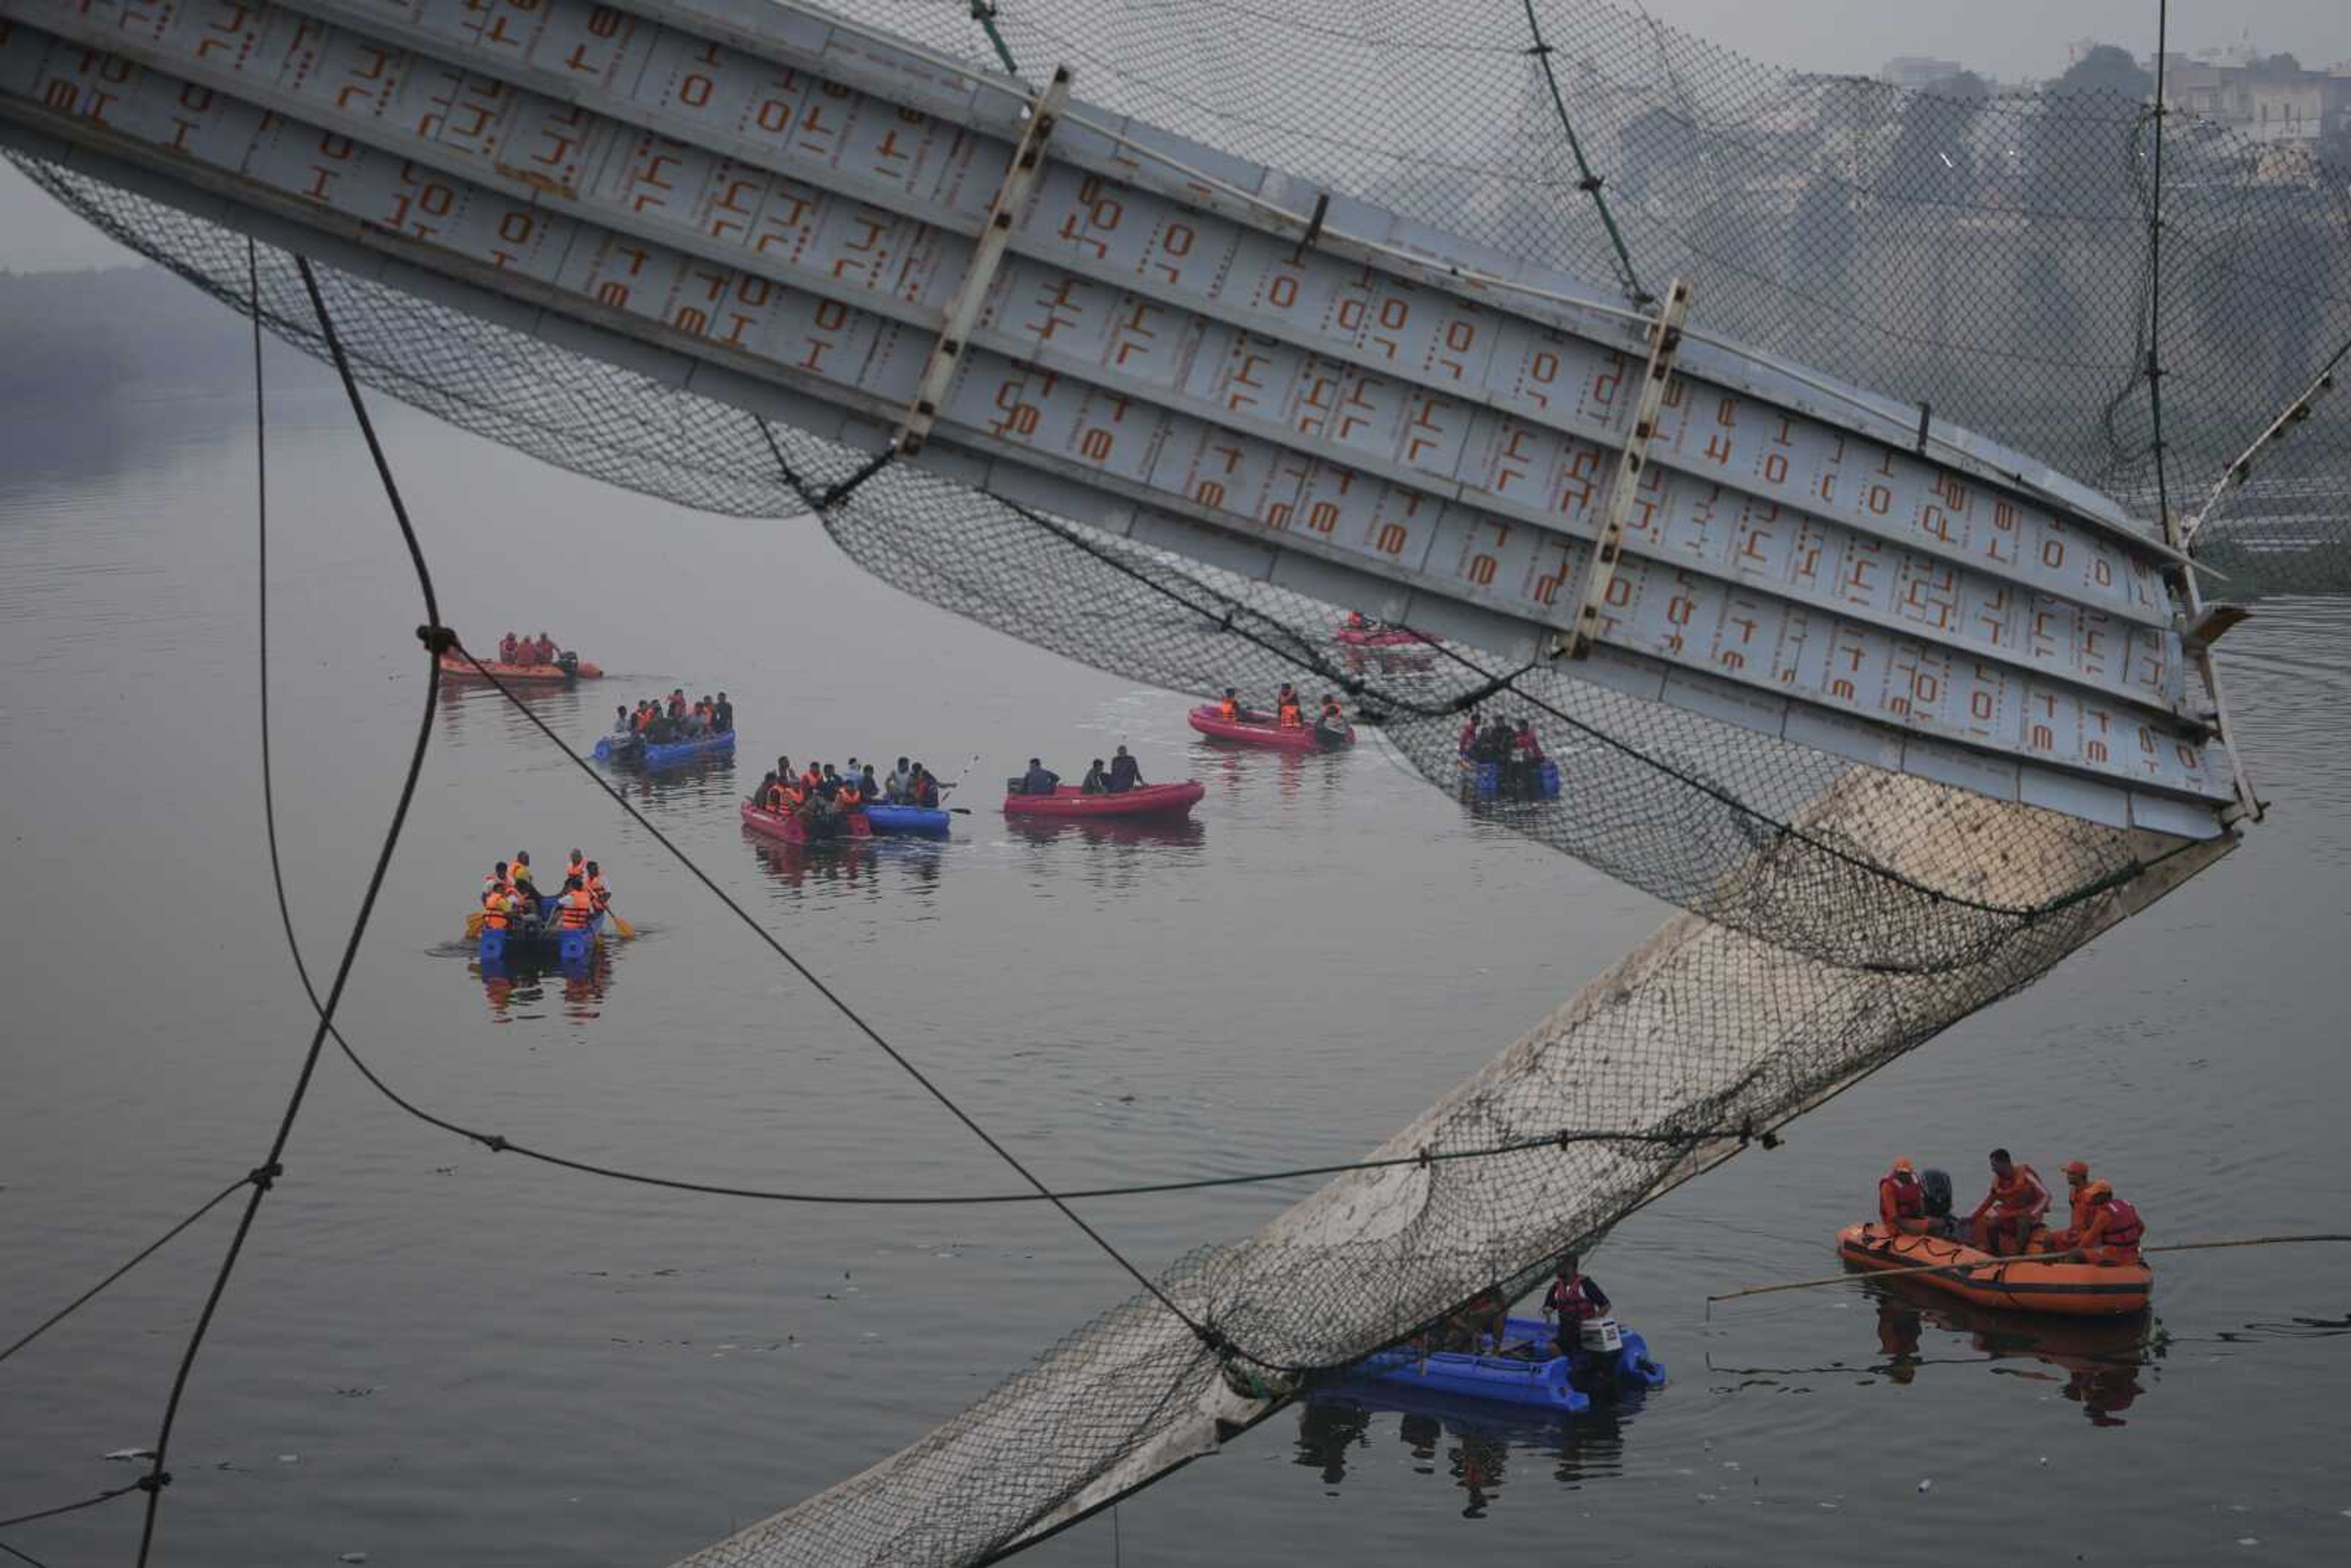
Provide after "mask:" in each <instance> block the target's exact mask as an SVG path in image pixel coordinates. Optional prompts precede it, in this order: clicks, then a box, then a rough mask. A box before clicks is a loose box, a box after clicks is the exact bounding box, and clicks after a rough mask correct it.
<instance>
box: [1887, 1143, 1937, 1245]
mask: <svg viewBox="0 0 2351 1568" xmlns="http://www.w3.org/2000/svg"><path fill="white" fill-rule="evenodd" d="M1877 1222H1878V1223H1879V1224H1880V1225H1882V1226H1884V1227H1885V1228H1886V1230H1887V1231H1888V1232H1890V1233H1892V1234H1895V1235H1900V1236H1924V1235H1926V1234H1927V1233H1928V1231H1930V1230H1931V1229H1933V1228H1934V1223H1933V1221H1931V1220H1929V1219H1928V1218H1927V1189H1926V1188H1925V1187H1923V1186H1919V1185H1918V1173H1917V1169H1916V1168H1915V1167H1914V1166H1912V1165H1911V1164H1910V1161H1909V1159H1908V1157H1907V1156H1905V1157H1904V1158H1902V1159H1898V1160H1896V1161H1895V1162H1894V1168H1893V1169H1892V1170H1890V1171H1887V1172H1886V1174H1885V1175H1884V1176H1879V1177H1878V1178H1877Z"/></svg>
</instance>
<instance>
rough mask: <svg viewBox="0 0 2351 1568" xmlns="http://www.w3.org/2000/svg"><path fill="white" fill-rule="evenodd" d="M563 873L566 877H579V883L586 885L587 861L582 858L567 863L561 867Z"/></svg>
mask: <svg viewBox="0 0 2351 1568" xmlns="http://www.w3.org/2000/svg"><path fill="white" fill-rule="evenodd" d="M563 874H564V875H565V876H566V877H567V878H569V877H575V876H576V877H578V878H579V879H580V886H582V887H585V886H587V885H588V862H586V861H584V860H578V861H573V862H571V863H570V864H569V865H568V866H565V867H564V868H563Z"/></svg>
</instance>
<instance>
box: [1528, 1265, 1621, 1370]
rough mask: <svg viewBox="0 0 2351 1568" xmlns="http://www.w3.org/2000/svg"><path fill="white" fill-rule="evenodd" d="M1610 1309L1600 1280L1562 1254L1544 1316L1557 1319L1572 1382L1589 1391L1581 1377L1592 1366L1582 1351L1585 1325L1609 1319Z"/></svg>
mask: <svg viewBox="0 0 2351 1568" xmlns="http://www.w3.org/2000/svg"><path fill="white" fill-rule="evenodd" d="M1610 1306H1611V1303H1610V1301H1609V1300H1608V1292H1607V1291H1604V1290H1602V1289H1601V1288H1600V1281H1597V1280H1593V1279H1591V1278H1589V1277H1588V1276H1586V1275H1585V1274H1584V1273H1583V1270H1581V1269H1579V1268H1577V1267H1576V1257H1575V1254H1574V1253H1573V1252H1569V1253H1564V1254H1562V1256H1561V1258H1560V1260H1559V1267H1558V1269H1557V1270H1554V1271H1553V1273H1552V1281H1551V1289H1550V1290H1548V1291H1544V1292H1543V1301H1542V1311H1543V1316H1544V1317H1546V1318H1552V1319H1555V1320H1557V1329H1556V1334H1557V1338H1558V1341H1559V1354H1562V1355H1563V1356H1565V1357H1567V1362H1568V1377H1569V1380H1570V1381H1571V1382H1573V1383H1574V1384H1575V1385H1576V1386H1577V1387H1579V1388H1582V1389H1584V1390H1586V1391H1589V1389H1590V1388H1591V1382H1590V1380H1589V1378H1588V1376H1584V1377H1580V1376H1578V1374H1580V1373H1586V1372H1588V1369H1589V1368H1590V1366H1591V1364H1592V1357H1591V1355H1590V1354H1587V1353H1586V1352H1585V1350H1584V1348H1583V1325H1584V1324H1585V1323H1586V1322H1590V1321H1591V1320H1593V1318H1604V1317H1606V1316H1607V1315H1608V1313H1609V1310H1610Z"/></svg>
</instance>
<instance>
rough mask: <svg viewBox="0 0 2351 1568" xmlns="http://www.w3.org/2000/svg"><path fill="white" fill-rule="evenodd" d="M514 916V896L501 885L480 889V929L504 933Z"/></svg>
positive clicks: (491, 884) (492, 884) (496, 884)
mask: <svg viewBox="0 0 2351 1568" xmlns="http://www.w3.org/2000/svg"><path fill="white" fill-rule="evenodd" d="M513 915H514V894H511V893H508V892H507V889H506V886H505V884H504V883H495V882H494V883H490V884H489V885H488V886H486V887H485V888H483V889H482V929H483V930H485V931H504V930H505V929H506V928H507V925H508V924H509V922H510V921H511V920H512V918H513Z"/></svg>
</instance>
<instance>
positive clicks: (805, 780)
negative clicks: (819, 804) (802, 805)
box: [800, 767, 824, 795]
mask: <svg viewBox="0 0 2351 1568" xmlns="http://www.w3.org/2000/svg"><path fill="white" fill-rule="evenodd" d="M823 782H824V773H823V770H822V769H820V768H813V767H812V768H810V769H809V770H808V771H807V772H805V773H803V774H801V775H800V793H801V794H802V795H811V794H814V793H815V792H816V787H817V786H818V785H820V784H821V783H823Z"/></svg>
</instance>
